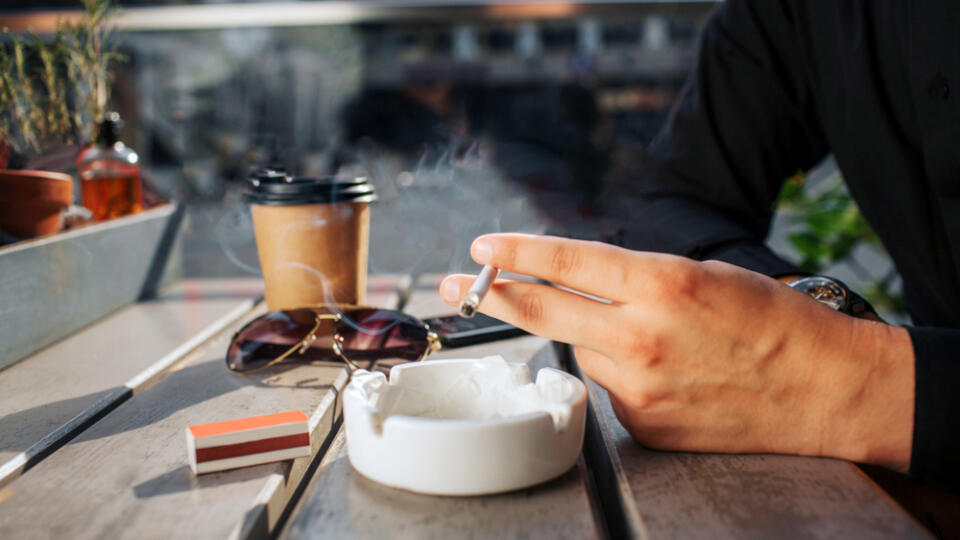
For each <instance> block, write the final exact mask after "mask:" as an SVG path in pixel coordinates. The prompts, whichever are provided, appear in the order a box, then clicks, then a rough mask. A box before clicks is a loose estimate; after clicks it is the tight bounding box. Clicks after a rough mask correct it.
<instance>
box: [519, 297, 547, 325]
mask: <svg viewBox="0 0 960 540" xmlns="http://www.w3.org/2000/svg"><path fill="white" fill-rule="evenodd" d="M518 307H519V310H520V321H521V324H522V325H525V326H528V327H535V326H537V325H538V324H539V323H540V320H541V319H542V318H543V300H541V299H540V296H539V295H537V294H536V293H533V292H528V293H525V294H524V295H523V296H521V297H520V301H519V303H518Z"/></svg>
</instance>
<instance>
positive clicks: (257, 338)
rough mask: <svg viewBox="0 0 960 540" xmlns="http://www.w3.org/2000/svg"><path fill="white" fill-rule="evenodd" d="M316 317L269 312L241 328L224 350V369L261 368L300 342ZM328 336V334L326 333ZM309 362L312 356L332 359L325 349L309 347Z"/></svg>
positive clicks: (307, 313) (305, 312) (310, 313)
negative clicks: (225, 350)
mask: <svg viewBox="0 0 960 540" xmlns="http://www.w3.org/2000/svg"><path fill="white" fill-rule="evenodd" d="M316 317H317V314H316V313H314V312H313V311H311V310H308V309H292V310H288V311H271V312H270V313H267V314H266V315H264V316H262V317H260V318H258V319H255V320H254V321H253V322H251V323H250V324H248V325H247V326H245V327H243V328H242V329H241V330H240V332H239V333H238V334H237V336H236V338H234V340H233V343H231V344H230V348H229V349H228V350H227V366H228V367H229V368H230V369H232V370H234V371H249V370H251V369H257V368H260V367H263V366H265V365H266V364H268V363H269V362H271V361H272V360H274V359H276V358H278V357H280V356H281V355H283V354H284V353H285V352H287V351H289V350H290V348H291V347H293V346H294V345H296V344H297V343H298V342H299V341H300V340H301V339H303V338H304V337H305V336H306V335H307V333H308V332H310V330H311V329H313V327H314V324H316ZM328 332H329V331H328ZM309 352H310V359H319V358H315V357H316V354H315V353H318V354H323V355H324V356H325V357H332V352H329V342H328V343H327V347H325V348H324V347H322V346H319V344H318V346H312V347H311V348H310V351H309Z"/></svg>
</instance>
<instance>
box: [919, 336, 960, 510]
mask: <svg viewBox="0 0 960 540" xmlns="http://www.w3.org/2000/svg"><path fill="white" fill-rule="evenodd" d="M907 331H908V332H910V340H911V341H912V342H913V351H914V355H915V356H916V362H915V364H914V366H915V370H916V371H915V376H916V383H915V386H914V389H915V392H916V399H915V400H914V411H913V444H912V449H911V453H910V477H911V478H913V479H915V480H919V481H921V482H924V483H926V484H930V485H933V486H937V487H941V488H944V489H949V490H952V491H954V492H960V460H958V459H957V456H960V420H958V418H957V414H956V413H957V410H958V409H960V396H958V394H957V392H955V391H954V390H953V387H954V385H955V384H956V381H960V362H957V360H956V355H957V351H960V330H955V329H944V328H929V327H926V328H924V327H907Z"/></svg>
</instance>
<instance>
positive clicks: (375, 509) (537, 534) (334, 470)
mask: <svg viewBox="0 0 960 540" xmlns="http://www.w3.org/2000/svg"><path fill="white" fill-rule="evenodd" d="M437 282H438V278H436V277H427V278H423V279H421V280H420V281H418V282H417V286H416V287H414V289H413V292H412V294H411V297H410V300H409V302H408V304H407V308H406V309H405V311H407V312H409V313H411V314H413V315H417V316H420V317H429V316H434V315H443V314H449V313H451V312H452V311H453V310H452V309H451V308H450V307H448V306H446V305H444V304H443V303H442V302H441V301H440V299H439V298H438V297H437V294H436V283H437ZM491 354H502V355H503V356H504V357H505V358H507V359H508V360H511V361H527V362H529V363H530V365H531V372H532V373H536V371H537V370H539V368H541V367H545V366H550V367H557V368H559V367H560V365H559V362H558V357H557V355H556V352H555V347H554V345H553V344H551V343H550V342H549V341H547V340H545V339H542V338H538V337H521V338H514V339H510V340H505V341H500V342H496V343H488V344H483V345H475V346H472V347H465V348H462V349H450V350H445V351H440V352H438V353H436V355H435V356H433V358H476V357H482V356H487V355H491ZM586 478H587V475H586V473H585V471H584V469H583V466H582V463H581V464H580V465H578V466H577V467H574V468H573V469H572V470H571V471H569V472H568V473H566V474H565V475H564V476H562V477H560V478H558V479H555V480H553V481H551V482H548V483H546V484H543V485H540V486H535V487H533V488H530V489H525V490H521V491H516V492H513V493H506V494H501V495H491V496H483V497H432V496H427V495H419V494H415V493H410V492H406V491H401V490H398V489H393V488H390V487H386V486H382V485H380V484H377V483H375V482H373V481H370V480H368V479H366V478H364V477H362V476H360V475H359V474H357V473H356V472H354V471H353V469H352V468H351V466H350V463H349V461H348V458H347V456H346V448H345V447H344V446H343V441H342V439H338V440H337V441H336V442H335V444H334V445H333V446H332V448H331V450H330V452H328V453H327V457H326V458H325V459H324V462H323V463H322V464H321V466H320V468H319V470H318V473H317V475H316V476H315V477H314V478H313V480H312V481H311V482H310V484H309V485H308V486H307V489H306V491H305V493H306V495H305V497H304V498H303V500H302V501H301V503H300V504H299V505H298V508H297V509H296V510H295V512H294V515H293V518H292V519H291V523H290V525H289V526H288V527H287V528H286V530H285V531H284V533H283V537H284V538H296V539H301V538H417V539H420V538H438V539H440V538H443V539H446V538H463V537H473V538H494V537H495V538H550V539H556V538H590V537H595V536H598V535H600V531H598V528H597V520H596V519H595V517H594V513H593V508H592V507H591V503H590V497H589V490H588V485H587V481H586Z"/></svg>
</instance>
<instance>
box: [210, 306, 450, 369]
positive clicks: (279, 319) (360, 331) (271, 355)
mask: <svg viewBox="0 0 960 540" xmlns="http://www.w3.org/2000/svg"><path fill="white" fill-rule="evenodd" d="M439 349H440V337H439V336H438V335H437V333H436V332H434V331H433V330H431V329H430V327H429V326H427V324H426V323H424V322H423V321H421V320H420V319H417V318H416V317H412V316H410V315H407V314H406V313H401V312H399V311H395V310H391V309H378V308H368V307H346V308H343V309H342V310H341V309H337V308H334V309H327V308H297V309H286V310H280V311H271V312H269V313H266V314H264V315H261V316H259V317H257V318H256V319H254V320H252V321H250V322H249V323H247V324H246V325H245V326H244V327H243V328H241V329H240V330H238V331H237V333H235V334H234V335H233V338H232V339H231V340H230V347H229V348H228V349H227V358H226V360H227V367H228V368H230V369H231V370H233V371H237V372H243V373H249V372H251V371H257V370H260V369H265V368H268V367H270V366H272V365H275V364H277V363H278V362H281V361H283V360H285V359H287V358H291V357H295V358H299V359H303V360H310V361H342V362H345V363H346V364H347V365H348V366H349V367H350V370H351V371H353V370H355V369H360V368H363V369H371V368H373V367H374V366H376V367H377V368H386V367H389V365H395V364H398V363H406V362H416V361H419V360H423V359H424V358H426V356H427V355H428V354H430V353H432V352H435V351H437V350H439ZM387 364H389V365H387Z"/></svg>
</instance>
